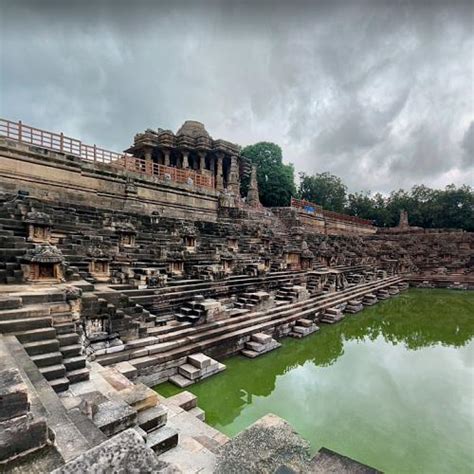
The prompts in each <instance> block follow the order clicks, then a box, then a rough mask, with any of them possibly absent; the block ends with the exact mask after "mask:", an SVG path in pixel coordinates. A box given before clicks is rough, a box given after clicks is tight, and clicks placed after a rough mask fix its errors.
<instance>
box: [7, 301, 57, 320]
mask: <svg viewBox="0 0 474 474" xmlns="http://www.w3.org/2000/svg"><path fill="white" fill-rule="evenodd" d="M0 309H1V310H0V321H3V320H12V319H26V318H39V317H42V316H49V308H47V307H44V306H41V305H34V306H33V305H32V306H25V307H21V308H16V309H6V308H5V309H4V308H1V307H0Z"/></svg>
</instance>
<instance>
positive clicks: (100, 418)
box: [93, 400, 137, 436]
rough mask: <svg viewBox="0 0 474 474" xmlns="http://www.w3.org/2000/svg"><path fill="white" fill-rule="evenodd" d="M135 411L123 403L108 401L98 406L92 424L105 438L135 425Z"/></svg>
mask: <svg viewBox="0 0 474 474" xmlns="http://www.w3.org/2000/svg"><path fill="white" fill-rule="evenodd" d="M136 420H137V411H136V410H134V409H133V408H132V407H131V406H130V405H128V404H127V403H125V402H120V401H117V400H109V401H108V402H104V403H102V404H100V405H99V407H98V409H97V413H96V414H95V415H94V419H93V421H94V424H95V425H96V426H97V427H98V428H99V429H100V430H101V431H102V432H103V433H104V434H105V435H107V436H113V435H114V434H117V433H119V432H120V431H123V430H125V429H127V428H129V427H131V426H132V425H134V424H135V422H136Z"/></svg>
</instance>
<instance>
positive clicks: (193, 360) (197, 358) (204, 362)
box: [188, 352, 212, 369]
mask: <svg viewBox="0 0 474 474" xmlns="http://www.w3.org/2000/svg"><path fill="white" fill-rule="evenodd" d="M211 361H212V359H211V358H210V357H208V356H207V355H205V354H202V353H201V352H199V353H198V354H193V355H190V356H188V362H189V363H190V364H192V365H194V366H195V367H198V368H199V369H204V368H206V367H209V365H211Z"/></svg>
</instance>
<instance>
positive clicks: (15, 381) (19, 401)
mask: <svg viewBox="0 0 474 474" xmlns="http://www.w3.org/2000/svg"><path fill="white" fill-rule="evenodd" d="M29 408H30V404H29V401H28V389H27V386H26V384H25V383H24V382H23V379H22V378H21V375H20V372H19V371H18V369H6V370H2V371H1V372H0V421H4V420H8V419H9V418H14V417H16V416H21V415H26V413H27V412H28V410H29Z"/></svg>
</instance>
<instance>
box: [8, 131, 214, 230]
mask: <svg viewBox="0 0 474 474" xmlns="http://www.w3.org/2000/svg"><path fill="white" fill-rule="evenodd" d="M19 190H22V191H28V192H29V193H30V195H31V196H33V197H37V198H39V199H43V200H45V201H49V202H56V203H68V204H87V205H89V206H93V207H98V208H104V209H111V210H117V211H128V212H137V213H147V214H151V213H152V212H157V213H159V214H160V215H163V216H169V217H178V218H186V217H188V218H189V217H190V215H191V214H192V216H193V218H194V219H200V220H209V221H214V220H216V217H217V209H218V198H217V197H218V193H217V192H216V191H215V190H212V189H206V188H199V187H196V186H192V185H184V184H177V183H173V182H167V181H164V180H162V179H159V178H158V177H156V176H146V175H143V174H141V173H134V172H131V171H125V170H123V169H119V168H114V167H113V166H111V165H106V164H100V163H94V162H90V163H89V162H87V161H84V160H81V159H79V158H77V157H74V156H71V155H65V154H61V153H57V152H53V151H48V150H46V149H44V148H38V147H35V146H30V145H23V144H20V143H18V142H15V141H12V140H7V139H4V138H0V192H9V193H16V192H17V191H19Z"/></svg>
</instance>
